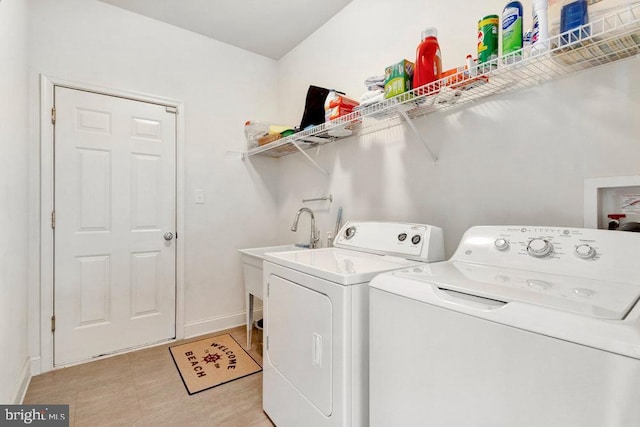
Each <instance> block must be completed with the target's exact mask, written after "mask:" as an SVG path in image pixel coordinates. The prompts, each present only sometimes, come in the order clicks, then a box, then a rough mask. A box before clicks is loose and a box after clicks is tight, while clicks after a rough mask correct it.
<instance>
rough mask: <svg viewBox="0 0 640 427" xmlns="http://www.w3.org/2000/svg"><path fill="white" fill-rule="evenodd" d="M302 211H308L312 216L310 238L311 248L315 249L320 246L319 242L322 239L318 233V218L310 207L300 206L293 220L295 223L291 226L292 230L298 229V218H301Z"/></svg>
mask: <svg viewBox="0 0 640 427" xmlns="http://www.w3.org/2000/svg"><path fill="white" fill-rule="evenodd" d="M302 212H308V213H309V215H310V216H311V236H310V238H309V246H305V247H309V248H311V249H315V248H317V247H318V242H319V241H320V237H318V236H317V235H316V218H315V216H314V215H313V211H312V210H311V209H309V208H300V209H298V213H296V219H294V220H293V225H292V226H291V231H298V220H300V214H302Z"/></svg>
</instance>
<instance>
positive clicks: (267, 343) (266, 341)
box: [264, 335, 269, 351]
mask: <svg viewBox="0 0 640 427" xmlns="http://www.w3.org/2000/svg"><path fill="white" fill-rule="evenodd" d="M264 343H265V344H266V345H267V351H269V336H268V335H267V339H266V340H265V342H264Z"/></svg>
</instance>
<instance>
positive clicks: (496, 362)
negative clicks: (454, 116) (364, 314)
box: [370, 226, 640, 427]
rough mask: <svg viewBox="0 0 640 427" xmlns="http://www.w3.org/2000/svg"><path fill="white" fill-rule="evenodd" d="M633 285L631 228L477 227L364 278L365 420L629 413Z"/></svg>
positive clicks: (576, 425) (625, 420) (475, 425)
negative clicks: (441, 254)
mask: <svg viewBox="0 0 640 427" xmlns="http://www.w3.org/2000/svg"><path fill="white" fill-rule="evenodd" d="M639 297H640V235H638V234H636V233H624V232H618V231H606V230H593V229H578V228H566V227H531V226H518V227H513V226H490V227H473V228H471V229H469V230H468V231H467V232H466V233H465V234H464V236H463V237H462V240H461V242H460V244H459V246H458V248H457V250H456V252H455V254H454V255H453V257H452V258H451V259H450V260H448V261H444V262H442V263H436V264H425V265H421V266H413V267H410V268H405V269H402V270H399V271H396V272H392V273H385V274H381V275H379V276H378V277H376V278H375V279H373V281H372V282H371V285H370V322H371V323H370V334H371V335H370V396H371V401H370V417H371V426H372V427H376V426H385V427H387V426H390V425H394V426H418V425H424V426H432V427H444V426H447V427H450V426H456V427H513V426H531V427H554V426H557V427H628V426H638V425H640V304H639V303H638V299H639Z"/></svg>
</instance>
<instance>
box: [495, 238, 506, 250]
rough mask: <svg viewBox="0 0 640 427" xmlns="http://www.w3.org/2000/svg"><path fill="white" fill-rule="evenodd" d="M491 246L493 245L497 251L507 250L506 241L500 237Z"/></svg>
mask: <svg viewBox="0 0 640 427" xmlns="http://www.w3.org/2000/svg"><path fill="white" fill-rule="evenodd" d="M493 244H494V245H495V247H496V249H497V250H499V251H506V250H507V249H509V241H508V240H507V239H503V238H502V237H501V238H499V239H496V241H495V242H493Z"/></svg>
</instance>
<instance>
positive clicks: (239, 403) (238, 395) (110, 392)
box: [24, 326, 273, 427]
mask: <svg viewBox="0 0 640 427" xmlns="http://www.w3.org/2000/svg"><path fill="white" fill-rule="evenodd" d="M223 333H230V334H231V335H232V336H233V337H234V338H235V339H236V340H237V341H238V342H239V343H240V344H241V345H243V346H244V343H246V331H245V327H244V326H240V327H237V328H233V329H229V330H227V331H221V332H216V333H214V334H209V335H206V336H216V335H220V334H223ZM257 335H258V334H257V333H256V330H255V329H254V334H253V341H254V342H253V345H252V347H251V351H250V352H249V353H250V354H251V356H253V358H254V359H255V360H256V361H258V363H260V364H262V355H261V353H259V352H258V351H257V348H258V339H257ZM206 336H202V337H197V338H193V339H190V340H184V341H178V342H173V343H169V344H164V345H160V346H156V347H152V348H147V349H143V350H138V351H134V352H131V353H126V354H122V355H118V356H114V357H110V358H107V359H102V360H98V361H95V362H89V363H85V364H82V365H77V366H72V367H68V368H63V369H58V370H55V371H51V372H47V373H45V374H42V375H37V376H35V377H33V378H32V379H31V384H30V385H29V388H28V390H27V394H26V397H25V400H24V403H25V404H68V405H69V415H70V418H71V422H70V425H71V426H77V427H84V426H87V427H99V426H118V427H126V426H154V427H155V426H199V427H201V426H229V427H249V426H251V427H254V426H255V427H271V426H273V424H272V423H271V421H270V420H269V418H268V417H267V416H266V415H265V413H264V412H263V411H262V372H259V373H257V374H254V375H250V376H248V377H245V378H241V379H238V380H235V381H232V382H230V383H227V384H223V385H220V386H218V387H214V388H212V389H209V390H205V391H202V392H200V393H196V394H194V395H192V396H189V394H188V393H187V390H186V389H185V387H184V384H183V383H182V380H181V379H180V374H179V373H178V370H177V369H176V367H175V365H174V363H173V359H172V358H171V355H170V354H169V350H168V347H169V346H173V345H178V344H182V343H185V342H189V341H195V340H198V339H201V338H204V337H206Z"/></svg>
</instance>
